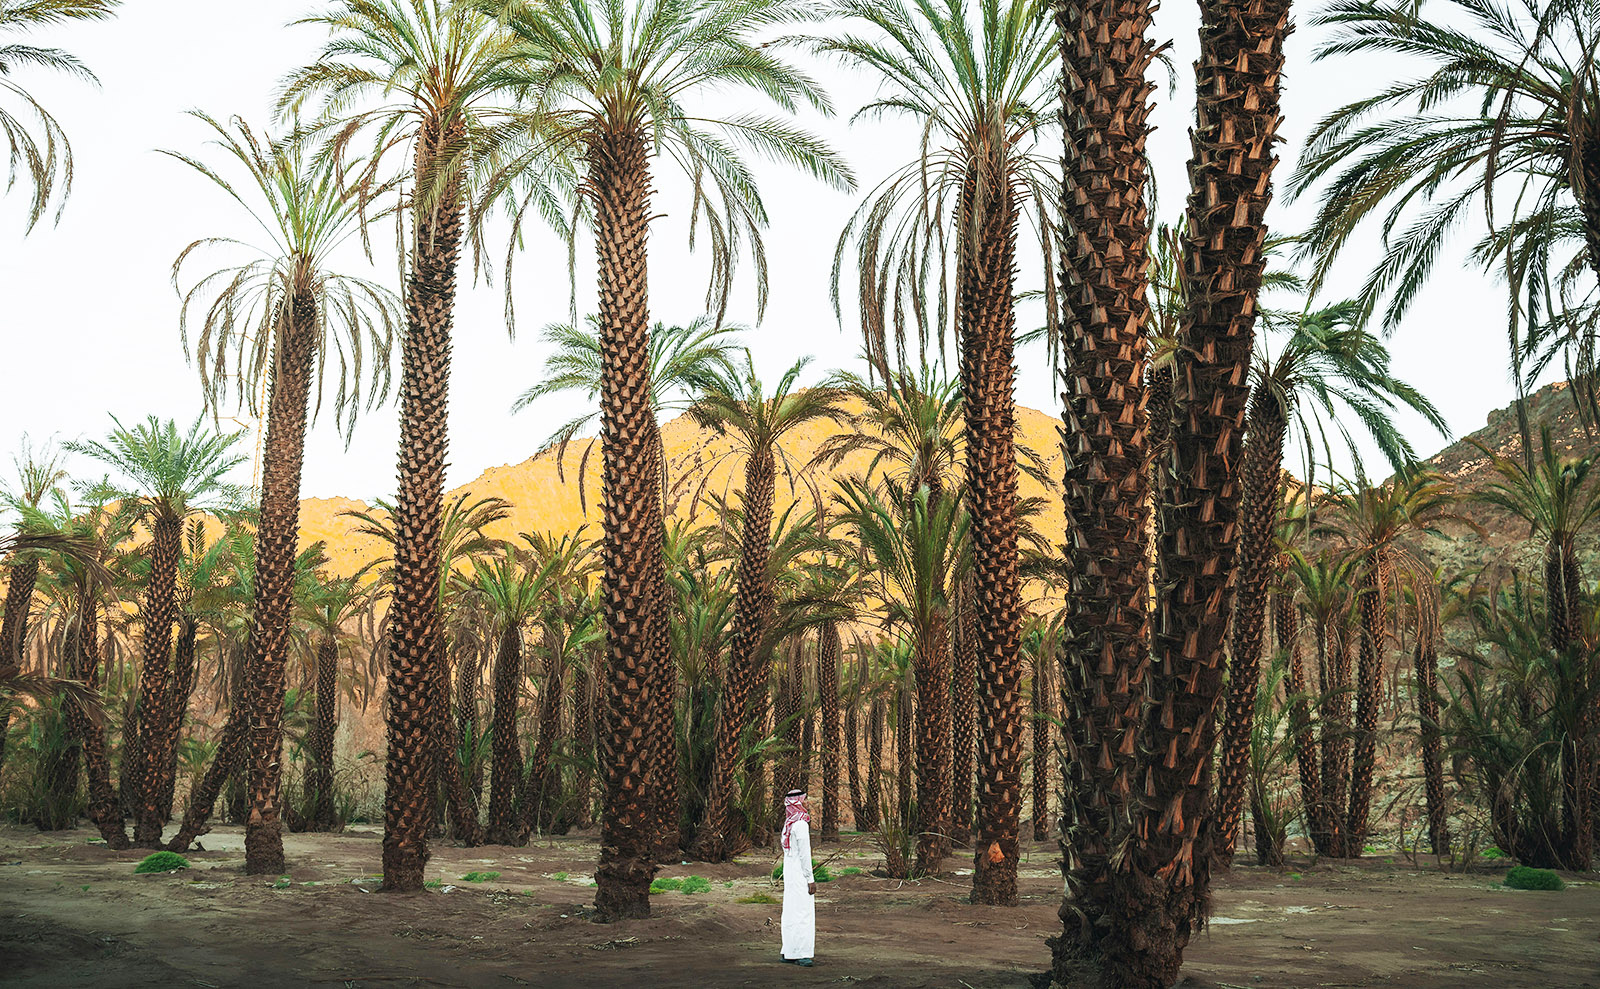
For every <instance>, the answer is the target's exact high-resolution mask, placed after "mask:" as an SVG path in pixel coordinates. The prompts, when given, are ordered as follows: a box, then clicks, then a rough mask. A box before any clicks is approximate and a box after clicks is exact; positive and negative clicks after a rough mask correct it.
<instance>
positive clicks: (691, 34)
mask: <svg viewBox="0 0 1600 989" xmlns="http://www.w3.org/2000/svg"><path fill="white" fill-rule="evenodd" d="M479 4H480V6H481V8H482V9H486V10H492V11H495V12H497V13H500V14H502V15H503V16H505V18H506V21H507V23H508V26H509V28H510V31H511V32H512V34H513V35H514V36H516V37H517V38H518V40H519V41H520V42H521V43H522V44H524V45H526V46H527V48H528V50H529V52H530V57H529V59H528V61H527V62H525V63H524V65H525V67H526V68H527V69H528V72H529V80H528V88H529V90H530V91H532V92H536V93H539V94H540V99H539V100H538V103H537V105H536V106H535V107H534V109H533V110H531V111H530V117H529V120H528V121H527V126H526V128H525V138H524V142H523V147H522V148H521V149H520V150H518V151H517V152H516V153H511V154H508V155H507V157H506V162H505V165H504V167H503V169H502V174H503V175H505V176H506V177H507V178H508V179H512V178H515V177H517V176H526V175H533V176H542V175H543V174H545V173H546V172H547V171H548V168H549V166H548V162H549V161H550V160H551V159H552V158H556V159H566V158H569V157H570V158H572V159H576V160H578V161H579V162H580V171H581V172H582V174H583V176H584V179H583V183H582V189H583V190H584V199H583V206H584V209H585V210H586V212H587V214H588V216H589V219H590V222H591V225H592V227H593V232H594V240H595V247H596V253H597V255H598V256H597V261H598V262H599V264H598V269H599V298H600V305H599V309H600V311H599V322H600V338H601V354H602V373H601V377H602V381H603V387H602V390H601V403H600V404H601V410H602V418H603V420H604V423H605V428H604V430H603V431H602V436H603V440H602V443H601V461H602V470H601V475H602V481H603V487H604V505H605V512H604V515H605V526H604V559H605V570H606V579H605V591H604V593H605V598H606V627H607V640H606V641H607V650H608V654H609V657H610V662H609V664H608V665H607V670H608V673H607V675H608V677H609V678H610V680H609V683H608V684H607V686H606V689H605V690H604V691H602V695H601V696H602V698H603V700H604V703H605V717H604V727H603V729H602V733H601V735H602V742H603V745H602V752H603V756H602V759H601V764H602V765H601V768H602V771H603V772H604V773H605V774H606V787H605V792H606V801H605V806H606V812H605V816H604V820H603V822H602V832H603V834H602V838H601V842H600V846H601V862H600V867H599V871H598V872H597V874H596V882H597V885H598V889H597V892H596V905H597V906H598V908H599V912H600V917H601V919H602V920H606V921H611V920H617V919H621V918H623V917H631V916H643V915H645V914H647V913H648V911H649V886H650V876H651V874H652V872H653V870H654V865H653V853H654V848H653V847H652V846H654V845H655V844H657V843H658V841H659V838H660V835H659V824H660V813H659V808H658V807H656V806H653V805H652V802H651V800H650V798H649V794H648V787H649V786H650V784H651V783H652V781H653V780H655V779H657V778H658V777H659V773H658V772H657V771H656V770H655V769H653V765H654V764H655V762H656V761H657V760H655V759H652V758H651V756H652V754H654V753H657V752H658V751H659V747H660V746H659V741H658V740H657V739H653V738H650V737H649V733H648V732H641V731H640V730H639V726H640V725H643V724H647V723H648V722H649V721H650V720H651V717H652V716H653V715H659V713H660V712H659V711H658V710H657V706H656V702H654V701H652V700H651V692H652V690H654V691H655V692H656V694H657V696H658V698H659V694H660V692H661V689H662V683H661V680H662V678H661V674H660V673H659V671H658V670H657V669H654V668H655V667H659V666H660V665H661V664H662V663H663V662H664V661H665V657H664V656H663V651H664V650H663V649H662V648H661V646H662V643H663V642H664V641H665V637H664V636H663V635H661V633H660V631H659V629H658V627H657V626H658V625H659V624H660V622H659V621H658V620H657V618H656V616H655V615H654V614H653V612H655V611H658V610H659V607H660V600H661V597H662V595H661V593H660V591H661V587H662V584H663V582H662V581H661V580H660V579H658V576H657V575H658V574H659V572H660V563H659V559H660V555H661V526H660V524H659V522H658V521H657V520H658V519H660V517H661V510H660V507H659V501H660V496H659V494H658V487H659V479H658V478H656V477H655V474H656V469H655V466H654V465H653V464H652V463H651V457H650V453H651V449H652V444H653V439H652V437H653V436H654V433H655V423H654V419H653V416H652V415H651V409H650V405H649V402H648V398H649V396H650V394H651V385H650V379H649V370H650V368H649V351H650V340H649V320H650V310H649V278H648V274H647V270H648V253H649V216H650V192H651V184H652V180H653V163H652V156H653V155H657V156H659V155H664V156H667V157H668V158H670V159H671V160H672V161H673V162H674V163H676V164H677V165H679V166H680V167H681V168H682V169H683V171H684V173H685V175H686V177H687V178H688V180H689V182H690V187H691V189H692V197H693V202H692V205H691V208H690V214H691V216H693V217H694V218H695V220H694V221H692V222H694V223H695V224H696V225H698V223H699V222H700V221H703V222H704V223H705V225H706V228H707V232H708V234H709V236H710V239H711V242H712V251H713V256H712V284H711V291H710V295H711V297H712V298H711V305H710V306H709V307H708V308H710V309H711V310H712V311H713V312H715V313H717V314H718V322H720V321H721V316H722V314H723V313H724V312H725V310H726V307H727V300H728V293H729V291H730V288H731V285H732V279H733V274H734V269H735V262H736V261H737V259H738V258H739V256H740V254H741V253H742V251H743V250H744V249H745V248H746V246H748V249H749V250H750V251H751V252H752V254H753V256H754V257H755V259H756V261H757V270H758V272H764V270H765V265H764V261H763V254H762V248H761V240H760V229H761V227H762V226H763V225H764V224H765V222H766V210H765V207H764V205H763V204H762V202H761V199H760V195H759V192H758V190H757V188H756V186H755V184H754V183H753V182H752V181H751V179H750V175H749V172H748V170H747V168H746V165H745V163H744V161H743V158H742V157H741V149H750V150H753V151H755V152H756V153H758V154H761V155H764V156H766V157H770V158H773V159H775V160H777V161H780V162H782V163H785V164H789V165H792V166H794V167H798V168H800V169H802V170H804V171H806V172H808V173H810V174H811V175H813V176H815V177H817V178H820V179H823V180H825V181H828V182H830V183H831V184H833V185H835V186H838V187H847V186H849V185H850V184H851V179H850V175H849V171H848V169H847V168H846V167H845V166H844V165H843V163H842V162H841V161H840V160H839V158H838V157H837V156H836V155H834V153H833V152H832V151H830V150H829V149H828V148H827V147H826V146H825V145H824V144H822V142H820V141H819V140H817V139H816V138H814V137H812V136H811V135H809V134H807V133H805V132H804V131H802V130H800V129H798V128H797V127H795V126H794V125H792V124H791V123H789V122H788V121H786V120H783V119H781V118H768V117H763V116H760V115H758V114H754V113H747V112H739V113H736V114H733V115H730V116H722V117H716V116H711V115H709V114H707V115H701V114H702V111H701V110H700V108H699V107H696V106H694V105H693V104H694V103H695V102H696V101H699V100H701V99H703V98H704V96H705V95H706V94H707V93H709V92H710V91H712V90H714V89H732V90H737V91H744V92H746V93H760V94H761V95H763V96H765V97H767V98H768V99H770V100H772V101H773V102H774V103H776V104H777V105H778V106H779V107H780V108H781V109H782V110H783V111H785V112H786V113H790V112H793V111H794V110H795V109H796V108H797V107H798V106H799V105H800V104H806V105H809V106H811V107H814V108H816V109H818V110H821V111H823V112H828V111H829V109H830V108H829V106H828V103H827V99H826V97H825V96H824V95H823V93H822V92H821V90H820V89H819V88H818V87H817V86H816V84H815V83H814V82H813V81H812V80H811V79H810V78H808V77H807V76H806V75H805V74H804V73H802V72H800V71H798V70H797V69H795V68H794V67H793V66H792V65H790V64H789V63H788V62H786V61H785V60H784V59H783V57H782V55H781V54H780V49H778V48H776V47H773V46H771V45H769V44H762V43H761V42H759V41H758V40H757V38H756V36H757V35H758V34H759V33H761V32H763V31H766V30H769V29H772V28H779V27H783V26H785V25H788V24H792V23H795V22H796V21H799V20H803V19H805V18H807V17H809V16H811V14H812V6H813V5H811V4H808V3H803V2H800V0H725V2H721V3H705V2H701V0H646V2H644V3H638V4H636V3H628V2H626V0H555V2H547V3H537V4H535V3H522V2H514V3H508V2H507V0H479ZM532 184H533V185H534V186H535V188H538V187H539V185H540V182H539V181H538V180H537V179H535V180H534V181H533V183H532ZM691 237H692V230H691ZM692 243H693V241H692V239H691V246H692ZM765 298H766V286H765V280H764V279H762V280H759V281H758V283H757V301H758V307H759V305H760V304H762V303H764V302H765Z"/></svg>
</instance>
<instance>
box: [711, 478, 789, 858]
mask: <svg viewBox="0 0 1600 989" xmlns="http://www.w3.org/2000/svg"><path fill="white" fill-rule="evenodd" d="M776 482H777V465H776V462H775V461H774V459H773V452H772V451H771V450H768V449H761V450H756V451H754V452H753V453H752V455H751V457H750V461H749V463H748V464H746V465H745V472H744V494H743V504H742V507H743V509H744V525H745V529H744V534H743V540H742V545H741V548H740V552H739V564H738V576H737V581H738V583H737V588H736V590H735V592H734V602H733V642H732V648H731V649H730V650H729V654H728V665H727V671H726V675H725V676H724V678H723V690H722V707H721V709H720V710H719V711H718V713H717V737H716V744H715V745H714V746H713V753H712V769H711V790H710V793H709V794H708V795H707V799H706V811H705V820H704V822H703V823H702V824H701V825H700V828H699V831H698V832H697V833H696V835H695V845H696V847H695V856H696V857H697V858H699V859H702V860H704V861H707V862H721V861H724V860H725V859H726V858H727V857H728V856H729V854H731V852H730V849H731V848H732V839H733V836H732V835H731V834H730V833H729V832H730V819H731V818H730V812H731V810H732V799H733V787H734V768H735V766H736V765H737V763H738V761H739V743H740V739H741V738H742V737H743V735H744V731H745V729H746V727H747V726H748V725H762V724H764V723H765V721H766V717H767V701H766V686H767V681H768V679H769V678H770V673H769V670H768V667H769V666H770V665H771V660H770V657H769V656H766V655H763V651H762V649H761V640H762V639H763V638H764V636H765V635H766V629H767V623H768V622H769V621H770V620H771V618H772V612H773V608H774V606H775V604H774V599H773V592H772V588H771V587H770V586H769V584H768V581H767V563H768V559H769V556H770V553H771V541H772V499H773V495H774V488H775V485H776ZM752 701H754V702H755V703H752ZM759 734H760V733H759V730H758V733H757V735H758V737H759ZM754 776H755V774H754V773H751V774H748V777H747V778H750V779H754Z"/></svg>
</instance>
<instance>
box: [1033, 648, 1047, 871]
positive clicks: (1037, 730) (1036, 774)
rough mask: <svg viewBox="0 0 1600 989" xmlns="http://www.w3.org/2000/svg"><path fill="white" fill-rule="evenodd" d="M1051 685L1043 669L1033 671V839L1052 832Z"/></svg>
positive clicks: (1038, 839) (1036, 666) (1041, 839)
mask: <svg viewBox="0 0 1600 989" xmlns="http://www.w3.org/2000/svg"><path fill="white" fill-rule="evenodd" d="M1050 708H1051V704H1050V687H1049V685H1048V684H1046V683H1045V682H1044V676H1043V670H1042V667H1041V666H1040V665H1039V664H1035V666H1034V671H1033V718H1032V720H1031V722H1030V723H1029V725H1028V728H1029V731H1030V734H1031V735H1032V737H1033V759H1032V764H1031V765H1030V767H1029V769H1030V771H1031V775H1032V777H1033V840H1034V841H1044V840H1045V838H1046V837H1047V836H1048V835H1049V833H1050V723H1051V722H1050V714H1051V711H1050Z"/></svg>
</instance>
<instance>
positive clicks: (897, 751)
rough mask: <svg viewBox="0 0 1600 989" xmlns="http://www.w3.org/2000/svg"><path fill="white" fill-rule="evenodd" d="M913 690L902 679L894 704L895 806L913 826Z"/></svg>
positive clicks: (906, 821) (900, 814) (902, 818)
mask: <svg viewBox="0 0 1600 989" xmlns="http://www.w3.org/2000/svg"><path fill="white" fill-rule="evenodd" d="M912 696H913V691H912V689H911V684H910V683H908V682H906V681H903V680H902V681H901V682H900V685H899V689H898V690H897V691H896V692H895V705H894V767H895V797H896V801H895V806H896V807H898V808H899V817H900V823H901V824H903V825H906V826H908V827H909V826H911V825H912V824H914V823H915V822H914V821H913V820H912V814H911V812H912V805H913V803H914V798H913V796H912V794H913V793H914V792H915V791H913V790H912V786H911V784H912V777H913V776H914V774H915V769H914V767H915V761H914V760H915V756H914V755H913V754H912V749H911V723H912V721H914V720H915V718H916V714H915V712H914V711H913V710H912V703H913V701H912Z"/></svg>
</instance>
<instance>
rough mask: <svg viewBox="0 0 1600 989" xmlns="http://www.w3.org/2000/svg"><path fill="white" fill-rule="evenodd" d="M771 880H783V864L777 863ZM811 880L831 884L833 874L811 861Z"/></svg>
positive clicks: (815, 861)
mask: <svg viewBox="0 0 1600 989" xmlns="http://www.w3.org/2000/svg"><path fill="white" fill-rule="evenodd" d="M858 871H859V870H858ZM772 878H774V879H782V878H783V863H782V862H779V863H778V865H777V868H775V869H773V870H772ZM811 878H812V879H813V880H815V881H816V882H819V883H831V882H833V873H831V872H829V871H828V867H827V866H825V865H818V864H817V860H816V859H812V860H811Z"/></svg>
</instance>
